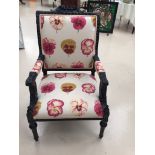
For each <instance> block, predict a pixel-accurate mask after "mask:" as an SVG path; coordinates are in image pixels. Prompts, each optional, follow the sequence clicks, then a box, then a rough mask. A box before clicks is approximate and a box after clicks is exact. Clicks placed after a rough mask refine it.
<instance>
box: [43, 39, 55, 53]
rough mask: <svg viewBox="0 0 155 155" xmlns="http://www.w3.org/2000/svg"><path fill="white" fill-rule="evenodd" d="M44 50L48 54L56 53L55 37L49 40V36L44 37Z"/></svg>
mask: <svg viewBox="0 0 155 155" xmlns="http://www.w3.org/2000/svg"><path fill="white" fill-rule="evenodd" d="M42 45H43V50H44V53H45V54H46V55H49V56H50V55H52V54H54V49H55V48H56V43H55V41H54V40H53V39H50V40H48V39H47V38H44V39H43V40H42Z"/></svg>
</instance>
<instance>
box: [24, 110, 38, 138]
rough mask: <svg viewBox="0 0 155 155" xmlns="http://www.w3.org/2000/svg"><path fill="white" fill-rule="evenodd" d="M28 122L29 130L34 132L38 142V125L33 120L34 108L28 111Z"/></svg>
mask: <svg viewBox="0 0 155 155" xmlns="http://www.w3.org/2000/svg"><path fill="white" fill-rule="evenodd" d="M27 120H28V123H29V128H30V129H31V130H32V133H33V137H34V140H35V141H38V139H39V136H38V132H37V123H36V121H35V120H34V119H33V116H32V108H30V107H28V110H27Z"/></svg>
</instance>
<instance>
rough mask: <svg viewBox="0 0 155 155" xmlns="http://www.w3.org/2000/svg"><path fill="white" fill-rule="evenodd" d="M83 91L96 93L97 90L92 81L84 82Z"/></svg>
mask: <svg viewBox="0 0 155 155" xmlns="http://www.w3.org/2000/svg"><path fill="white" fill-rule="evenodd" d="M82 91H83V92H85V93H88V94H90V93H94V92H95V86H94V85H93V84H91V83H84V84H83V85H82Z"/></svg>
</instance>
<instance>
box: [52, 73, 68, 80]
mask: <svg viewBox="0 0 155 155" xmlns="http://www.w3.org/2000/svg"><path fill="white" fill-rule="evenodd" d="M66 75H67V73H55V77H56V78H59V79H61V78H64V77H66Z"/></svg>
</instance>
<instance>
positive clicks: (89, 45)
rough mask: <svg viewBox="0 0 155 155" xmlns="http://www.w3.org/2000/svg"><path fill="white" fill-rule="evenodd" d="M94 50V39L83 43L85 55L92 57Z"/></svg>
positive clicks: (82, 48)
mask: <svg viewBox="0 0 155 155" xmlns="http://www.w3.org/2000/svg"><path fill="white" fill-rule="evenodd" d="M93 49H94V41H93V40H92V39H84V40H83V41H82V42H81V50H82V53H83V54H84V55H87V56H88V55H90V54H91V53H92V52H93Z"/></svg>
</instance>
